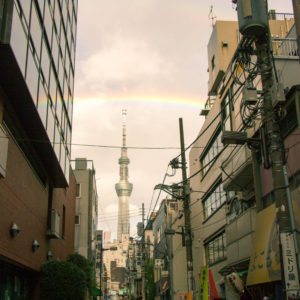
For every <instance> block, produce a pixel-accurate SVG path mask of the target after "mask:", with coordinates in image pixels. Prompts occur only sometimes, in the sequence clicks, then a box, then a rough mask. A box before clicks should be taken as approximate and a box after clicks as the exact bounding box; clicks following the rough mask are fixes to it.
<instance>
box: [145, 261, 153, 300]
mask: <svg viewBox="0 0 300 300" xmlns="http://www.w3.org/2000/svg"><path fill="white" fill-rule="evenodd" d="M145 280H146V299H148V300H153V299H154V298H155V284H154V263H153V259H147V261H146V266H145Z"/></svg>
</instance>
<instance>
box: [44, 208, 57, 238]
mask: <svg viewBox="0 0 300 300" xmlns="http://www.w3.org/2000/svg"><path fill="white" fill-rule="evenodd" d="M47 236H48V237H49V238H52V239H59V238H60V215H59V213H58V211H57V210H56V209H53V210H52V211H51V225H50V229H49V230H48V232H47Z"/></svg>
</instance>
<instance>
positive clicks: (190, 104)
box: [74, 96, 206, 109]
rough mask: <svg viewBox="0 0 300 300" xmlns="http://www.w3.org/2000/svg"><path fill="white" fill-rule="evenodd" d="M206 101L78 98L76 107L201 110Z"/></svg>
mask: <svg viewBox="0 0 300 300" xmlns="http://www.w3.org/2000/svg"><path fill="white" fill-rule="evenodd" d="M205 101H206V99H196V98H181V97H166V96H129V97H126V96H125V97H112V96H108V97H103V96H102V97H101V96H100V97H76V96H75V99H74V105H75V106H77V105H78V106H80V107H86V106H94V105H99V104H122V105H125V106H130V105H136V104H143V105H146V106H152V105H153V106H157V105H160V106H168V107H170V106H171V107H172V106H173V107H178V106H179V107H180V108H185V109H201V108H203V106H204V104H205Z"/></svg>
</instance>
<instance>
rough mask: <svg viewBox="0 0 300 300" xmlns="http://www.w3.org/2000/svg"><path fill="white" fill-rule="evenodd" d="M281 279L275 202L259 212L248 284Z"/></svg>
mask: <svg viewBox="0 0 300 300" xmlns="http://www.w3.org/2000/svg"><path fill="white" fill-rule="evenodd" d="M276 280H281V270H280V254H279V240H278V232H277V228H276V208H275V204H273V205H271V206H269V207H267V208H265V209H264V210H262V211H260V212H259V213H257V216H256V228H255V237H254V244H253V249H252V255H251V258H250V264H249V270H248V277H247V285H248V286H250V285H255V284H260V283H265V282H272V281H276Z"/></svg>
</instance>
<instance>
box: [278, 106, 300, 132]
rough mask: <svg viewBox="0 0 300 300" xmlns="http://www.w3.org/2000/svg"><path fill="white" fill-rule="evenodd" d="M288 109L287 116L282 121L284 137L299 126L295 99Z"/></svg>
mask: <svg viewBox="0 0 300 300" xmlns="http://www.w3.org/2000/svg"><path fill="white" fill-rule="evenodd" d="M286 110H287V113H286V116H285V117H284V119H283V120H282V121H281V122H280V132H281V136H282V137H283V138H286V137H287V136H288V135H289V134H290V133H291V132H292V131H293V130H294V129H295V128H296V127H297V126H298V119H297V109H296V105H295V102H294V101H293V102H292V103H291V104H290V105H289V106H288V107H287V109H286Z"/></svg>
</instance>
